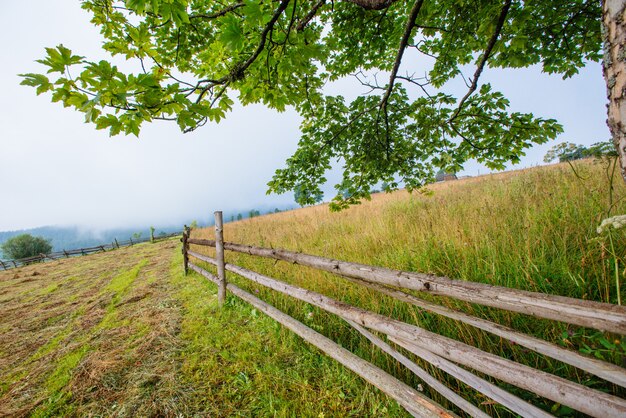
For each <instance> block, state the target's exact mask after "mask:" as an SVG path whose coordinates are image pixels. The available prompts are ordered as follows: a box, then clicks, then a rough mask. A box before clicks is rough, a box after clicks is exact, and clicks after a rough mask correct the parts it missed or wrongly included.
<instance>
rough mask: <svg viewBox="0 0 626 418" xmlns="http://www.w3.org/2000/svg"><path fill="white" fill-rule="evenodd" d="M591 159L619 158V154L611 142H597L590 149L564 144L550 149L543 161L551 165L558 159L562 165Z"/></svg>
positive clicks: (568, 143)
mask: <svg viewBox="0 0 626 418" xmlns="http://www.w3.org/2000/svg"><path fill="white" fill-rule="evenodd" d="M589 157H596V158H600V157H617V152H616V151H615V147H614V146H613V144H612V142H611V141H605V142H596V143H595V144H592V145H590V146H589V147H588V148H587V147H585V146H583V145H576V144H572V143H570V142H563V143H560V144H557V145H555V146H553V147H552V148H550V149H549V150H548V152H547V153H546V155H545V157H543V161H544V162H546V163H550V162H552V161H554V160H556V159H558V160H559V162H560V163H562V162H565V161H574V160H579V159H581V158H589Z"/></svg>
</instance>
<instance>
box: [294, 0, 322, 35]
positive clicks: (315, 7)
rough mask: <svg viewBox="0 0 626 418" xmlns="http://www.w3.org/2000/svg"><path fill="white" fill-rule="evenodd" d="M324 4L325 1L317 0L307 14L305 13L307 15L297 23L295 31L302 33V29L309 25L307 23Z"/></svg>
mask: <svg viewBox="0 0 626 418" xmlns="http://www.w3.org/2000/svg"><path fill="white" fill-rule="evenodd" d="M325 3H326V0H319V1H318V2H317V3H315V4H314V5H313V7H312V8H311V10H310V11H309V13H307V15H306V16H304V17H303V18H302V20H300V21H299V22H298V25H297V26H296V31H297V32H300V31H302V29H304V28H305V27H306V26H307V25H308V24H309V22H310V21H311V20H313V18H314V17H315V15H316V14H317V11H318V10H319V8H320V7H322V6H323V5H324V4H325Z"/></svg>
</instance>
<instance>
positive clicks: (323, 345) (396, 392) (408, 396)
mask: <svg viewBox="0 0 626 418" xmlns="http://www.w3.org/2000/svg"><path fill="white" fill-rule="evenodd" d="M189 267H190V268H191V269H193V270H194V271H197V272H199V273H200V274H202V275H203V276H204V277H207V278H208V279H209V280H211V281H213V282H214V283H215V282H216V280H215V279H217V282H219V279H218V278H216V277H215V276H213V275H212V274H210V273H209V272H206V271H202V270H203V269H201V268H199V267H198V266H196V265H194V264H193V263H189ZM227 287H228V290H229V291H230V292H231V293H233V294H234V295H235V296H238V297H239V298H241V299H243V300H245V301H246V302H248V303H250V304H251V305H252V306H254V307H255V308H256V309H258V310H259V311H261V312H264V313H265V314H267V315H268V316H269V317H271V318H273V319H274V320H275V321H277V322H279V323H280V324H282V325H283V326H285V327H286V328H288V329H290V330H291V331H293V332H294V333H295V334H297V335H298V336H299V337H301V338H302V339H303V340H305V341H306V342H308V343H310V344H311V345H313V346H315V347H317V348H318V349H320V350H321V351H322V352H324V353H326V354H327V355H328V356H330V357H331V358H333V359H334V360H336V361H338V362H339V363H341V364H342V365H344V366H345V367H347V368H348V369H350V370H352V371H353V372H354V373H356V374H358V375H359V376H361V377H362V378H363V379H365V380H366V381H367V382H369V383H371V384H372V385H374V386H376V387H377V388H378V389H380V390H381V391H383V392H384V393H386V394H387V395H388V396H390V397H391V398H393V399H394V400H396V401H397V402H398V403H399V404H400V405H401V406H402V407H403V408H405V409H406V410H407V411H408V412H409V413H410V414H411V415H413V416H415V417H440V418H443V417H454V416H455V415H454V414H452V413H451V412H449V411H447V410H445V409H444V408H443V407H442V406H440V405H438V404H437V403H436V402H435V401H433V400H431V399H429V398H427V397H426V396H424V395H423V394H421V393H420V392H418V391H417V390H415V389H413V388H412V387H410V386H408V385H406V384H405V383H403V382H401V381H399V380H398V379H396V378H395V377H393V376H391V375H390V374H388V373H387V372H385V371H383V370H381V369H379V368H378V367H376V366H374V365H373V364H371V363H369V362H367V361H365V360H363V359H362V358H360V357H358V356H357V355H355V354H353V353H351V352H350V351H348V350H346V349H345V348H343V347H341V346H339V345H338V344H337V343H335V342H334V341H332V340H331V339H329V338H327V337H325V336H323V335H322V334H320V333H318V332H317V331H314V330H312V329H311V328H309V327H307V326H306V325H304V324H303V323H301V322H299V321H297V320H296V319H294V318H292V317H290V316H289V315H287V314H285V313H284V312H282V311H280V310H278V309H276V308H275V307H273V306H272V305H270V304H268V303H266V302H264V301H262V300H261V299H259V298H257V297H256V296H253V295H251V294H250V293H248V292H246V291H244V290H243V289H240V288H239V287H237V286H235V285H233V284H232V283H227Z"/></svg>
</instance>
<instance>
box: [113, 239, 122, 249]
mask: <svg viewBox="0 0 626 418" xmlns="http://www.w3.org/2000/svg"><path fill="white" fill-rule="evenodd" d="M113 239H114V240H115V246H116V247H117V248H118V249H119V248H120V243H119V242H117V238H113Z"/></svg>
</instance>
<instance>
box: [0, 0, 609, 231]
mask: <svg viewBox="0 0 626 418" xmlns="http://www.w3.org/2000/svg"><path fill="white" fill-rule="evenodd" d="M0 39H1V41H0V42H2V43H3V54H2V55H3V59H2V65H1V66H0V92H1V93H0V94H2V98H3V100H2V101H1V102H0V106H1V109H0V189H1V190H2V194H1V196H2V198H1V199H2V202H1V204H0V230H14V229H21V228H30V227H36V226H43V225H81V226H84V227H94V228H98V229H102V228H111V227H118V226H119V227H126V226H135V225H148V224H154V225H171V224H176V223H180V222H183V221H188V220H190V219H198V220H202V221H208V220H209V217H210V214H212V212H213V211H214V210H224V211H230V210H245V209H252V208H259V207H274V206H278V207H284V206H286V205H291V204H293V194H286V195H281V196H277V195H270V196H266V195H265V191H266V183H267V182H268V181H269V180H270V179H271V176H272V174H273V172H274V171H275V170H276V169H277V168H280V167H282V166H283V163H284V161H285V160H286V159H287V158H288V157H289V156H290V155H291V154H292V153H293V152H294V150H295V149H296V144H297V140H298V136H299V131H298V124H299V119H298V116H297V115H296V114H295V112H293V111H287V112H284V113H277V112H275V111H272V110H268V109H265V108H264V107H262V106H249V107H246V108H241V107H237V108H236V109H235V111H233V112H232V113H231V114H229V115H228V117H227V119H226V120H225V121H223V122H221V123H220V124H219V125H215V124H213V125H208V124H207V125H206V126H204V127H203V128H200V129H198V130H197V131H195V132H193V133H190V134H182V133H181V132H180V131H179V130H178V127H177V126H176V125H175V124H172V123H166V122H161V123H154V124H151V125H144V127H143V130H142V132H141V134H140V137H139V138H136V137H134V136H123V135H122V136H117V137H112V138H110V137H109V136H108V132H106V131H96V130H95V128H94V126H93V125H87V124H84V123H83V115H82V114H80V113H78V112H75V111H72V110H71V109H65V108H63V107H62V106H61V105H59V104H58V103H51V102H50V98H49V95H42V96H36V95H35V91H34V89H33V88H30V87H25V86H20V85H19V83H20V81H21V80H20V78H19V77H18V76H17V74H18V73H27V72H42V71H43V67H42V66H41V65H39V64H37V63H35V62H34V61H35V59H38V58H41V57H42V56H43V55H44V48H45V47H46V46H56V45H58V44H61V43H62V44H64V45H65V46H66V47H69V48H70V49H72V51H73V52H74V53H75V54H78V55H84V56H87V57H88V58H90V59H94V60H95V59H100V58H105V57H106V56H105V55H104V54H103V53H102V52H101V51H100V49H99V46H100V38H99V34H98V32H97V30H96V29H95V28H93V27H91V25H90V23H89V16H88V15H87V14H86V13H85V12H83V11H82V10H81V9H80V4H79V2H78V1H69V0H63V1H49V0H48V1H45V0H27V1H19V2H16V1H8V0H0ZM414 64H415V65H416V67H417V63H412V62H410V61H409V62H407V63H406V66H407V68H410V66H411V65H414ZM482 80H483V81H485V82H487V81H489V82H491V83H492V85H493V86H494V88H495V89H496V90H500V91H502V92H503V93H505V95H506V96H507V97H509V99H510V100H511V105H512V106H511V107H512V109H513V110H516V111H524V112H533V113H534V114H535V115H538V116H542V117H546V118H548V117H552V118H556V119H557V120H558V121H559V122H560V123H562V124H563V126H564V129H565V132H564V134H563V135H561V137H560V138H559V139H557V141H555V142H553V143H551V144H546V145H543V146H539V147H536V148H534V149H531V150H528V152H527V156H526V157H524V158H523V159H522V163H521V164H520V165H518V166H517V167H516V168H521V167H526V166H531V165H536V164H540V163H541V162H542V159H543V156H544V154H545V152H546V150H547V149H548V148H549V147H550V146H551V145H554V143H558V142H562V141H569V142H575V143H580V144H585V145H589V144H591V143H594V142H598V141H600V140H605V139H607V138H608V137H609V134H608V129H607V127H606V125H605V119H606V114H605V102H606V96H605V85H604V81H603V79H602V71H601V67H600V65H599V64H590V65H588V66H587V67H586V68H585V69H583V70H582V71H581V74H579V75H578V76H576V77H574V78H572V79H569V80H566V81H563V80H561V79H560V77H555V76H547V75H545V74H542V73H541V72H540V70H539V69H537V68H532V69H527V70H515V71H511V70H506V71H500V70H497V71H496V70H489V71H488V72H487V73H485V76H484V78H483V79H482ZM351 91H352V93H354V91H355V90H354V89H352V90H351ZM347 95H348V96H350V92H348V93H347ZM479 171H480V172H481V173H485V172H486V170H485V169H484V168H481V167H480V166H479V165H477V164H473V163H468V164H467V165H466V171H465V173H464V174H469V175H475V174H477V173H478V172H479ZM328 177H329V179H330V180H331V182H330V184H328V188H327V190H328V193H327V195H326V197H327V198H330V197H332V196H333V195H334V194H333V193H332V186H333V184H334V183H332V180H333V179H337V178H338V177H337V174H331V175H330V176H328Z"/></svg>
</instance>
